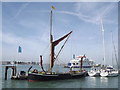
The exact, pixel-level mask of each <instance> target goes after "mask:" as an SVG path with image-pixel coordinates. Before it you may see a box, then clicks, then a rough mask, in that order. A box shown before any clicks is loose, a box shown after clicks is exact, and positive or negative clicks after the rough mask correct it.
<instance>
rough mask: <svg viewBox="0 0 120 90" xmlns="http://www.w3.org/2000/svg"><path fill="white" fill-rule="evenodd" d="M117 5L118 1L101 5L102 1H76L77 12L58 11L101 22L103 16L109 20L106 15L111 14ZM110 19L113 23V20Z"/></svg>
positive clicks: (97, 22)
mask: <svg viewBox="0 0 120 90" xmlns="http://www.w3.org/2000/svg"><path fill="white" fill-rule="evenodd" d="M115 6H116V3H111V4H106V5H105V6H103V5H101V6H100V3H76V4H75V9H76V12H70V11H57V13H63V14H69V15H74V16H77V17H78V18H79V19H80V20H83V21H85V22H89V23H94V24H99V23H100V19H101V18H103V19H104V20H105V21H106V22H107V19H105V16H106V15H107V14H109V13H110V11H111V10H112V9H113V8H114V7H115ZM108 21H109V22H111V23H113V21H112V20H108Z"/></svg>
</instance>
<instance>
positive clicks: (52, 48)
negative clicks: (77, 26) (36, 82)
mask: <svg viewBox="0 0 120 90" xmlns="http://www.w3.org/2000/svg"><path fill="white" fill-rule="evenodd" d="M52 9H55V8H54V7H53V6H52V8H51V11H50V67H49V70H48V72H49V73H52V67H53V66H54V49H55V46H56V45H58V44H59V42H61V41H62V40H64V39H65V38H66V37H68V36H69V35H70V34H71V33H72V31H71V32H69V33H68V34H66V35H64V36H63V37H61V38H60V39H58V40H55V41H53V36H52Z"/></svg>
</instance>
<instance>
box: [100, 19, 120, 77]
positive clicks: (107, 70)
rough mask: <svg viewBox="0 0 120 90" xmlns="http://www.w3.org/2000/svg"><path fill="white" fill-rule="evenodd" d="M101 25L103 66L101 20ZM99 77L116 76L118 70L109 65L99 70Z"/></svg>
mask: <svg viewBox="0 0 120 90" xmlns="http://www.w3.org/2000/svg"><path fill="white" fill-rule="evenodd" d="M101 25H102V35H103V49H104V50H103V51H104V64H105V44H104V29H103V23H102V20H101ZM112 42H113V39H112ZM113 46H114V43H113ZM114 49H115V47H114ZM115 56H116V54H115ZM116 61H117V60H116ZM100 76H102V77H111V76H112V77H113V76H118V70H116V69H115V68H113V66H110V65H109V66H106V67H103V69H101V72H100Z"/></svg>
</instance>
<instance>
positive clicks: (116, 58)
mask: <svg viewBox="0 0 120 90" xmlns="http://www.w3.org/2000/svg"><path fill="white" fill-rule="evenodd" d="M111 33H112V32H111ZM112 44H113V48H114V52H115V59H116V63H117V67H118V60H117V55H116V49H115V44H114V40H113V33H112Z"/></svg>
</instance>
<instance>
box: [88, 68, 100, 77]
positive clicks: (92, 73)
mask: <svg viewBox="0 0 120 90" xmlns="http://www.w3.org/2000/svg"><path fill="white" fill-rule="evenodd" d="M88 75H89V76H91V77H93V76H100V70H96V69H94V70H90V71H88Z"/></svg>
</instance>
